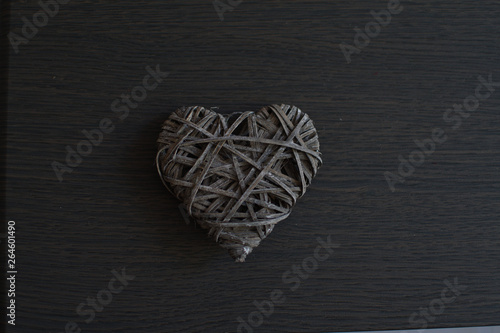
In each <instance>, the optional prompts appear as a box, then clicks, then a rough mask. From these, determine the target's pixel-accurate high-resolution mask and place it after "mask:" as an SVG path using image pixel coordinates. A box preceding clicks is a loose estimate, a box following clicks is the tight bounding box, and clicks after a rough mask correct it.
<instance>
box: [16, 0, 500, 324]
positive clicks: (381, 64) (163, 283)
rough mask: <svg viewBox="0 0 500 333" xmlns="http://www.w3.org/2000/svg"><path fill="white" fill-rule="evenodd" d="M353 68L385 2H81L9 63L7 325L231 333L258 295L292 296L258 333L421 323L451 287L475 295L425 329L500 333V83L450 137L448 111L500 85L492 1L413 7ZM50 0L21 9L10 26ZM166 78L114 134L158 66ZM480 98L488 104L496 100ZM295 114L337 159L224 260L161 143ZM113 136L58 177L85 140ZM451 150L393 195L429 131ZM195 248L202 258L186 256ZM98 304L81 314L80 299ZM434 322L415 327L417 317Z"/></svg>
mask: <svg viewBox="0 0 500 333" xmlns="http://www.w3.org/2000/svg"><path fill="white" fill-rule="evenodd" d="M401 3H402V5H403V7H404V9H403V11H402V12H401V13H399V14H397V15H393V16H392V20H391V23H390V24H389V25H387V26H385V27H383V28H382V29H381V31H380V33H379V35H378V36H376V37H373V38H371V41H370V43H369V45H367V46H366V47H364V48H363V49H361V51H360V53H358V54H353V55H352V61H351V63H349V64H348V63H347V62H346V60H345V58H344V55H343V54H342V52H341V50H340V48H339V43H341V42H344V43H348V44H351V45H352V44H353V39H354V37H355V34H356V32H355V30H354V28H355V27H361V28H364V26H365V24H366V23H368V22H370V21H372V20H373V17H372V16H371V15H370V11H371V10H374V11H380V10H384V9H387V2H386V1H368V0H361V1H355V2H354V1H352V2H351V1H349V2H348V1H339V2H333V1H316V0H311V1H276V0H270V1H266V2H260V1H259V2H257V1H247V0H245V1H243V2H241V3H240V4H239V5H238V6H237V7H236V8H235V9H234V10H233V11H228V12H226V13H225V14H224V21H220V20H219V17H218V15H217V13H216V11H215V10H214V7H213V4H212V2H211V1H209V0H206V1H178V0H174V1H169V2H165V1H158V0H152V1H147V2H146V1H120V2H119V3H118V2H117V3H113V2H105V1H89V0H85V1H70V2H69V3H68V4H66V5H61V6H60V8H59V13H58V14H57V15H55V16H54V17H53V18H50V21H49V23H48V24H47V26H45V27H43V28H40V29H39V32H38V34H37V35H36V36H35V37H34V38H33V39H31V40H30V41H29V43H27V44H23V45H20V46H19V53H18V54H15V53H14V52H13V50H12V48H11V49H10V57H9V63H8V66H9V73H8V74H9V79H8V93H9V94H8V119H7V120H8V133H7V134H8V137H7V138H8V142H7V170H6V175H7V184H6V190H7V195H6V205H7V218H8V219H10V220H15V221H16V222H17V227H18V228H17V256H18V261H17V265H18V272H19V274H18V280H17V289H18V292H17V298H16V300H17V304H18V317H17V325H16V327H15V329H12V328H11V330H10V331H12V332H23V333H24V332H63V331H64V326H65V325H66V323H67V322H68V321H75V322H76V323H77V324H78V325H79V327H80V328H81V329H82V331H83V332H235V331H236V330H237V327H238V320H237V318H238V317H240V316H241V317H242V318H244V319H245V320H248V316H249V314H250V313H251V312H252V311H255V310H256V307H255V305H254V304H253V302H254V301H258V302H262V301H264V300H269V299H270V294H271V292H272V291H273V290H275V289H277V290H281V291H282V292H283V295H284V296H285V298H286V299H285V301H284V302H283V303H281V304H277V305H276V306H275V307H274V312H273V314H272V315H270V316H269V317H265V318H264V322H263V323H262V324H261V325H260V326H259V327H256V328H254V331H255V332H329V331H352V330H382V329H410V328H420V326H417V327H415V326H412V325H410V322H409V318H410V317H411V315H412V313H414V312H418V311H420V309H421V308H428V307H429V304H430V302H431V301H432V300H434V299H436V298H437V299H439V298H440V294H441V291H442V289H443V288H444V287H445V284H444V282H443V281H444V280H449V281H453V280H454V279H455V278H457V279H458V281H459V283H460V284H463V285H465V286H467V288H466V290H464V291H462V292H461V294H460V295H459V296H457V298H456V299H455V300H454V301H453V302H451V303H448V304H446V306H445V308H444V309H443V312H442V313H441V314H439V315H436V316H435V317H434V319H433V321H428V326H429V327H453V326H473V325H477V326H480V325H494V324H496V325H498V324H500V319H499V318H500V316H499V313H500V305H499V304H500V264H499V257H500V245H499V235H500V221H499V216H500V202H499V201H500V200H499V198H500V158H499V157H500V134H499V133H500V132H499V128H500V115H499V111H498V110H499V105H500V88H497V89H496V91H494V92H492V93H491V96H490V97H489V98H487V99H485V100H482V101H481V102H480V105H479V107H478V109H477V110H476V111H474V112H471V115H470V116H469V117H468V118H464V119H463V122H462V124H461V126H460V127H459V128H457V129H455V130H454V129H452V125H453V123H449V122H445V121H444V119H443V114H444V113H445V112H446V110H447V109H450V108H453V104H455V103H462V102H463V101H464V99H465V98H466V97H467V96H469V95H471V94H474V90H475V88H476V86H477V84H478V76H479V75H482V76H483V77H485V78H487V77H488V75H489V74H492V77H493V81H495V82H498V81H500V68H499V67H500V66H499V64H500V43H499V40H498V36H499V35H500V20H499V18H498V12H499V10H500V4H499V3H498V2H497V1H480V2H479V1H473V0H468V1H466V0H461V1H402V2H401ZM39 8H40V7H39V5H38V3H37V1H22V2H21V1H19V2H12V3H11V9H10V10H11V16H10V21H11V22H10V23H11V29H12V31H14V32H16V33H18V34H20V33H21V28H22V25H23V22H22V20H21V18H22V17H23V16H26V17H29V18H31V17H32V15H33V14H34V13H36V12H37V11H38V10H39ZM156 65H159V66H160V68H161V70H163V71H168V72H169V75H168V77H166V78H165V79H164V80H163V82H161V83H159V84H158V87H157V88H156V89H154V90H153V91H149V92H148V96H147V98H146V99H145V100H144V101H142V102H140V103H138V106H137V107H135V108H130V113H129V115H128V116H127V117H126V118H124V119H123V120H119V113H115V112H113V111H112V109H111V105H112V103H113V101H114V100H115V99H116V98H120V95H122V94H130V93H131V91H132V89H133V88H134V87H136V86H138V85H141V84H142V81H143V78H144V76H145V75H146V74H147V70H146V69H145V68H146V66H151V67H152V68H154V67H155V66H156ZM484 91H486V90H484ZM274 103H286V104H291V105H296V106H298V107H300V108H301V109H302V110H303V111H304V112H307V113H308V114H309V116H310V117H311V118H312V119H313V121H314V124H315V126H316V128H317V129H318V133H319V138H320V144H321V151H322V158H323V162H324V164H323V166H322V167H321V168H320V169H319V172H318V175H317V176H316V178H315V179H314V180H313V182H312V185H311V186H310V187H309V188H308V192H307V193H306V195H305V196H304V197H303V198H302V199H301V200H300V201H299V202H298V204H297V206H296V207H295V208H294V211H293V212H292V214H291V216H290V217H289V218H288V219H287V220H285V221H283V222H282V223H280V224H279V225H277V226H276V228H275V229H274V231H273V233H272V234H271V235H270V236H269V237H268V238H267V239H266V240H265V241H263V242H262V244H261V245H260V246H259V247H258V248H257V249H256V250H255V251H254V252H253V253H252V254H251V255H250V256H249V257H248V258H247V261H246V262H245V263H244V264H236V263H234V262H232V260H231V258H230V257H228V255H227V253H226V252H225V251H223V250H221V249H220V248H219V247H218V246H217V245H216V244H214V243H213V242H212V241H211V240H210V239H208V238H207V237H206V234H205V232H204V231H202V230H200V229H199V228H195V227H194V226H193V225H186V224H185V223H184V221H183V218H182V216H181V214H180V212H179V210H178V202H177V201H176V200H175V199H174V198H173V197H172V196H171V195H170V194H169V193H168V192H167V191H166V190H165V189H164V188H163V185H162V183H161V181H160V179H159V177H158V175H157V174H156V169H155V166H154V159H155V153H156V144H155V142H156V138H157V137H158V133H159V131H160V126H161V124H162V122H163V121H164V120H165V119H166V118H167V117H168V115H169V114H170V112H172V111H174V110H175V109H176V108H177V107H179V106H183V105H203V106H205V107H211V106H218V107H219V110H220V112H227V113H230V112H237V111H246V110H253V109H259V108H260V107H262V106H265V105H269V104H274ZM103 118H109V119H110V120H111V121H112V124H113V125H114V129H113V131H112V132H111V133H109V134H104V135H103V139H102V142H101V143H100V144H99V145H97V146H94V147H93V150H92V153H91V154H90V155H88V156H85V157H84V158H83V161H82V162H81V164H80V165H78V166H77V167H75V168H74V170H73V172H72V173H65V174H64V177H63V178H64V180H63V181H62V182H59V181H58V180H57V178H56V175H55V173H54V171H53V169H52V167H51V163H52V162H53V161H59V162H60V163H65V156H66V146H70V147H72V148H74V149H76V147H77V144H78V143H79V142H80V141H81V140H84V139H85V136H84V134H83V133H82V130H88V131H90V130H92V129H95V128H98V127H99V122H100V121H101V119H103ZM435 128H442V129H443V130H444V131H445V134H446V135H447V140H446V142H444V143H442V144H439V145H436V148H435V151H434V153H432V154H430V155H427V156H426V158H425V162H424V163H423V164H422V165H421V166H419V167H417V168H416V169H415V171H414V173H413V175H411V176H409V177H407V178H406V181H405V182H404V183H402V184H399V183H398V184H396V191H395V192H392V191H391V190H390V189H389V187H388V184H387V182H386V180H385V178H384V172H385V171H390V172H393V173H397V171H398V166H399V163H400V162H399V160H398V156H399V155H401V156H402V157H404V158H405V159H408V158H409V155H410V154H411V153H412V152H413V151H414V150H415V149H417V148H418V147H417V146H416V144H415V143H414V140H415V139H418V140H424V139H428V138H431V137H432V131H433V130H434V129H435ZM328 235H331V239H332V240H333V241H335V242H336V243H338V244H339V245H340V247H339V248H337V249H335V250H334V252H333V254H332V255H331V256H330V257H329V258H328V259H327V260H325V261H323V262H320V263H319V264H318V267H317V269H316V270H315V271H314V272H312V273H310V274H309V275H308V276H307V277H305V275H303V276H304V278H300V280H299V281H300V286H298V287H297V288H296V289H295V290H292V289H291V287H292V286H294V285H295V283H290V282H287V280H286V279H285V280H283V275H284V274H285V276H296V274H294V273H291V274H292V275H286V274H287V271H290V270H292V267H293V265H301V263H302V262H303V260H304V259H306V258H308V257H311V256H312V255H313V254H314V250H315V248H316V246H317V245H318V242H317V238H318V237H323V238H326V237H327V236H328ZM185 244H190V245H189V246H186V245H185ZM122 267H126V271H127V273H128V274H132V275H134V276H135V279H133V280H132V281H130V283H129V284H128V285H127V286H126V288H125V289H124V290H123V291H122V292H121V293H118V294H114V295H113V300H112V301H111V302H110V303H109V304H108V305H106V306H105V307H104V308H103V309H102V311H101V312H96V313H95V318H94V319H93V320H92V321H91V322H90V323H86V322H85V321H84V320H85V319H87V318H88V315H86V316H83V317H82V316H79V315H78V314H77V312H76V308H77V306H78V305H79V304H80V303H85V302H86V299H87V297H94V298H95V297H96V295H97V293H98V292H99V291H100V290H102V289H105V288H107V286H108V282H109V281H110V279H111V278H113V274H112V270H113V269H117V270H120V269H121V268H122ZM85 309H89V307H85ZM419 318H420V317H419Z"/></svg>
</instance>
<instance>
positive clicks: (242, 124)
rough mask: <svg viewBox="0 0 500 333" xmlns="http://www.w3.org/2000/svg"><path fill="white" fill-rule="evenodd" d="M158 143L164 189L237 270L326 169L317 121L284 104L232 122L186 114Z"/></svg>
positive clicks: (199, 110) (175, 117) (167, 126)
mask: <svg viewBox="0 0 500 333" xmlns="http://www.w3.org/2000/svg"><path fill="white" fill-rule="evenodd" d="M157 142H158V149H159V150H158V154H157V156H156V164H157V167H158V173H159V174H160V177H161V179H162V181H163V184H164V185H165V186H166V187H167V189H168V190H169V191H170V192H171V193H172V194H173V195H175V196H176V197H177V198H178V199H179V200H181V201H183V202H184V205H185V206H186V208H187V212H188V213H189V215H190V216H191V217H193V218H194V219H195V220H196V221H197V223H198V224H199V225H200V226H201V227H202V228H204V229H208V230H209V235H211V236H213V237H214V239H215V241H217V242H218V243H219V245H220V246H222V247H223V248H225V249H227V250H228V251H229V254H230V255H231V256H232V257H233V258H234V259H235V261H237V262H243V261H245V258H246V256H247V255H248V254H249V253H250V252H251V251H252V249H253V248H255V247H257V246H258V245H259V244H260V242H261V240H263V239H264V238H266V237H267V236H268V235H269V234H270V233H271V231H272V230H273V228H274V225H275V224H276V223H278V222H280V221H281V220H284V219H285V218H287V217H288V215H290V212H291V209H292V207H293V206H294V205H295V203H296V201H297V199H298V198H299V197H301V196H302V195H303V194H304V193H305V191H306V188H307V186H309V184H310V183H311V180H312V179H313V177H314V176H315V175H316V172H317V170H318V168H319V167H320V166H321V163H322V161H321V157H320V152H319V141H318V135H317V133H316V129H315V128H314V125H313V122H312V120H311V119H310V118H309V116H308V115H307V114H306V113H304V112H302V111H301V110H300V109H298V108H297V107H295V106H290V105H284V104H282V105H271V106H267V107H264V108H262V109H261V110H260V111H258V112H252V111H247V112H243V113H233V114H230V115H222V114H219V113H216V112H214V111H212V110H208V109H205V108H203V107H200V106H192V107H182V108H180V109H178V110H177V111H175V112H174V113H172V114H171V115H170V116H169V118H168V119H167V120H166V121H165V122H164V124H163V126H162V132H161V133H160V136H159V138H158V141H157Z"/></svg>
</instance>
